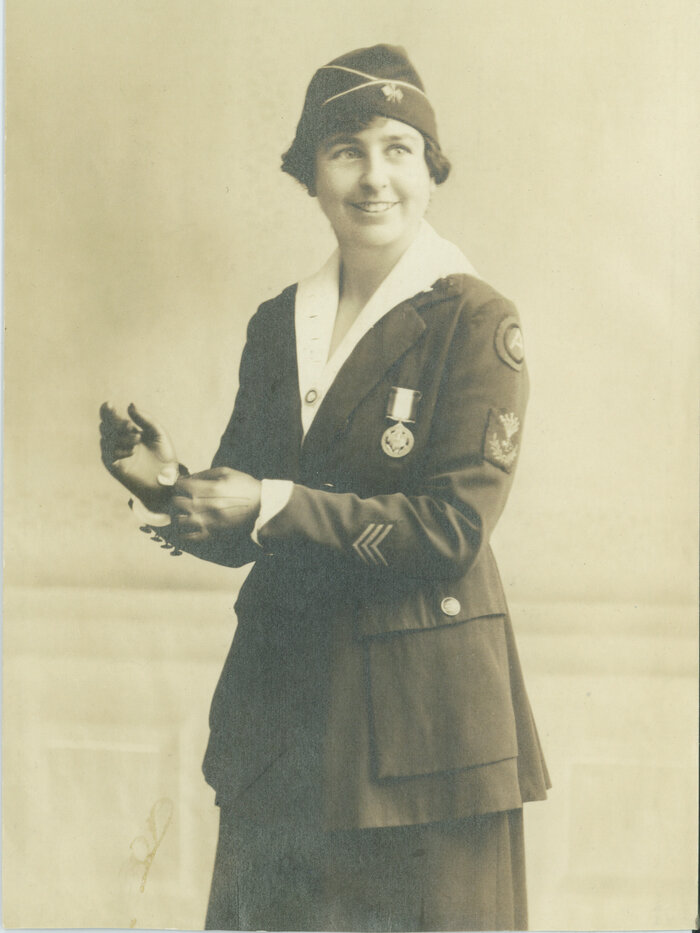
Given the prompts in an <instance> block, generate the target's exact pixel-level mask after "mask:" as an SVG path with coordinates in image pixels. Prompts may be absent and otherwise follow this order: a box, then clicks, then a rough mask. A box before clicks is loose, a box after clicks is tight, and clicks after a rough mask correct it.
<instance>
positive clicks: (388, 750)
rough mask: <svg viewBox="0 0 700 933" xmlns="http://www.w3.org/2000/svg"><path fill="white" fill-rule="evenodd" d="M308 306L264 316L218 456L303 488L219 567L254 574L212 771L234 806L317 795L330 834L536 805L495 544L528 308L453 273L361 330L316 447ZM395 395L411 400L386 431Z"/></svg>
mask: <svg viewBox="0 0 700 933" xmlns="http://www.w3.org/2000/svg"><path fill="white" fill-rule="evenodd" d="M294 298H295V286H292V287H290V288H288V289H286V290H285V291H284V292H282V293H281V294H280V295H279V296H278V297H277V298H274V299H273V300H271V301H268V302H266V303H264V304H263V305H261V307H260V308H259V310H258V312H257V313H256V315H255V316H254V317H253V318H252V320H251V322H250V324H249V328H248V338H247V343H246V346H245V348H244V352H243V357H242V361H241V369H240V386H239V391H238V395H237V398H236V404H235V408H234V412H233V414H232V416H231V419H230V422H229V424H228V427H227V428H226V431H225V433H224V435H223V437H222V439H221V445H220V447H219V450H218V452H217V454H216V456H215V458H214V465H215V466H221V465H225V466H230V467H234V468H236V469H239V470H243V471H245V472H247V473H250V474H252V475H253V476H256V477H258V478H260V479H263V478H277V479H288V480H291V481H292V482H293V483H294V486H293V490H292V494H291V497H290V499H289V501H288V503H287V504H286V506H285V507H284V508H282V510H281V511H280V512H278V513H277V514H276V515H275V516H274V517H273V518H272V519H271V520H269V521H268V522H267V523H266V524H265V525H263V527H262V528H261V529H260V530H259V534H258V537H259V545H256V544H253V542H252V541H250V539H249V538H241V541H240V543H239V547H237V548H236V547H234V548H232V549H231V552H230V553H229V554H227V556H226V560H227V562H229V563H231V564H232V565H240V564H244V563H246V562H248V561H250V560H254V561H255V563H254V566H253V568H252V570H251V572H250V574H249V576H248V578H247V580H246V582H245V584H244V586H243V587H242V590H241V592H240V595H239V598H238V601H237V604H236V611H237V614H238V627H237V631H236V635H235V637H234V641H233V645H232V647H231V651H230V653H229V657H228V659H227V661H226V665H225V667H224V670H223V673H222V675H221V679H220V681H219V684H218V686H217V689H216V693H215V695H214V699H213V703H212V711H211V719H210V722H211V737H210V741H209V746H208V749H207V754H206V757H205V762H204V770H205V775H206V777H207V780H208V781H209V782H210V783H211V784H212V785H213V786H214V787H215V789H216V791H217V797H218V799H219V801H220V802H222V803H228V804H233V805H235V804H236V802H239V803H240V805H241V806H247V800H248V797H249V795H250V794H251V793H253V794H254V790H255V788H256V787H264V788H265V795H266V796H267V798H268V800H269V799H270V795H271V794H272V795H273V796H274V794H275V793H276V792H275V791H274V788H277V791H280V792H282V795H283V797H284V796H285V791H284V789H285V788H287V789H288V787H287V785H288V782H291V783H293V782H295V781H296V782H300V786H301V785H304V786H314V787H317V788H320V792H321V793H320V797H321V800H322V806H323V811H324V815H325V821H326V825H327V826H330V827H362V826H383V825H400V824H411V823H420V822H426V821H430V820H436V819H446V818H452V817H461V816H468V815H472V814H475V813H483V812H492V811H497V810H503V809H511V808H515V807H519V806H521V805H522V803H523V801H525V800H533V799H541V798H543V797H544V796H546V788H547V787H548V786H549V780H548V776H547V771H546V766H545V764H544V760H543V758H542V754H541V750H540V745H539V741H538V738H537V732H536V729H535V725H534V721H533V718H532V714H531V711H530V706H529V703H528V699H527V695H526V692H525V687H524V683H523V678H522V674H521V669H520V665H519V661H518V657H517V651H516V647H515V641H514V638H513V632H512V627H511V623H510V619H509V615H508V609H507V605H506V600H505V597H504V593H503V588H502V586H501V582H500V579H499V575H498V570H497V567H496V563H495V561H494V557H493V554H492V552H491V548H490V546H489V539H490V535H491V532H492V530H493V528H494V526H495V524H496V522H497V520H498V518H499V516H500V514H501V512H502V510H503V507H504V505H505V502H506V499H507V496H508V492H509V489H510V486H511V482H512V479H513V471H514V468H515V465H516V463H517V458H518V453H519V449H520V444H521V433H522V425H523V418H524V413H525V406H526V401H527V395H528V380H527V373H526V368H525V364H524V360H523V353H522V338H521V333H520V327H519V321H518V317H517V313H516V311H515V309H514V307H513V306H512V305H511V304H510V303H509V302H508V301H507V300H506V299H504V298H503V297H502V296H500V295H499V294H498V293H496V292H495V291H494V290H493V289H492V288H491V287H490V286H488V285H487V284H485V283H484V282H482V281H481V280H479V279H477V278H473V277H471V276H467V275H455V276H449V277H447V278H445V279H441V280H439V281H438V282H436V283H435V285H434V286H433V288H432V289H431V290H430V291H428V292H425V293H421V294H419V295H416V296H415V297H414V298H412V299H410V300H408V301H404V302H402V303H401V304H399V305H397V306H396V307H395V308H393V309H392V310H391V311H389V312H388V313H387V314H386V315H385V316H384V317H383V318H381V319H380V320H379V322H378V323H377V324H375V325H374V327H372V329H371V330H370V331H369V332H368V333H367V334H365V336H364V337H363V338H362V339H361V340H360V342H359V343H358V345H357V346H356V347H355V349H354V350H353V352H352V353H351V355H350V356H349V358H348V359H347V360H346V362H345V363H344V365H343V367H342V368H341V370H340V372H339V373H338V375H337V377H336V379H335V381H334V383H333V385H332V386H331V387H330V389H329V391H328V393H327V395H326V396H325V398H324V399H323V401H322V403H321V405H320V408H319V410H318V412H317V414H316V417H315V419H314V421H313V423H312V424H311V427H310V429H309V431H308V433H307V435H306V437H304V438H303V440H302V436H303V429H302V423H301V414H300V412H301V404H302V401H301V399H300V397H299V389H298V373H297V364H296V345H295V334H294ZM396 388H399V389H405V390H413V391H414V392H415V393H416V395H415V398H416V399H418V398H419V401H418V402H417V405H414V409H415V410H414V411H413V412H411V413H410V414H411V415H412V418H411V420H410V421H405V422H403V423H399V424H398V427H399V429H400V430H399V432H398V434H397V433H396V431H394V433H393V434H392V433H391V432H389V434H388V435H387V431H388V429H391V428H392V427H394V426H396V425H397V420H396V419H395V418H392V417H391V415H392V413H393V414H394V415H396V413H397V411H396V409H392V404H393V403H392V398H394V395H393V394H392V393H393V392H394V390H395V389H396ZM418 393H419V394H418ZM407 448H408V449H407ZM292 797H293V795H292V796H291V797H289V798H286V797H285V799H286V800H289V799H292ZM251 806H252V804H251ZM270 807H271V809H269V810H268V812H274V806H273V805H272V804H271V805H270Z"/></svg>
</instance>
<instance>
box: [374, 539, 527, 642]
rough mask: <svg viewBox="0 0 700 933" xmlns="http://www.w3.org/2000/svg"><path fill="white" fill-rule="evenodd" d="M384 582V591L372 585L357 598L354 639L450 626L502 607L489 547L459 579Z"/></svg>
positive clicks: (503, 610)
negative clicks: (367, 591) (433, 581)
mask: <svg viewBox="0 0 700 933" xmlns="http://www.w3.org/2000/svg"><path fill="white" fill-rule="evenodd" d="M389 586H390V587H391V588H390V589H389V588H387V589H385V590H384V591H380V590H379V589H378V588H375V589H374V590H373V591H371V592H370V593H369V594H368V595H367V596H366V597H365V598H363V599H362V601H361V605H360V606H359V608H358V612H357V617H356V631H357V635H358V637H359V638H361V639H365V638H377V637H380V636H382V635H391V634H393V633H396V632H419V631H423V630H425V629H434V628H442V627H443V626H454V625H459V624H460V623H462V622H465V621H466V620H468V619H477V618H479V617H481V616H488V615H505V614H506V613H507V611H508V607H507V605H506V599H505V596H504V595H503V587H502V585H501V579H500V576H499V574H498V568H497V567H496V562H495V560H494V558H493V554H492V553H491V551H490V550H486V551H485V552H484V553H483V554H482V555H481V556H480V557H479V559H478V560H477V561H476V562H475V563H474V564H473V565H472V567H471V568H470V570H469V572H468V573H466V574H465V575H464V576H463V577H462V578H461V579H457V580H438V581H436V582H435V583H429V584H426V583H425V582H422V583H420V584H417V585H416V586H414V587H411V586H407V585H406V582H405V581H404V580H402V579H399V578H395V579H394V580H391V581H390V583H389Z"/></svg>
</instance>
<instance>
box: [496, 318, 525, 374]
mask: <svg viewBox="0 0 700 933" xmlns="http://www.w3.org/2000/svg"><path fill="white" fill-rule="evenodd" d="M494 343H495V347H496V353H498V355H499V357H500V358H501V359H502V360H503V362H504V363H506V364H507V365H508V366H510V367H511V369H515V370H516V371H520V370H521V369H522V368H523V360H524V359H525V350H524V347H523V332H522V331H521V330H520V324H519V322H518V319H517V317H515V315H513V314H511V315H510V316H509V317H504V318H503V320H502V321H501V323H500V324H499V325H498V329H497V330H496V337H495V341H494Z"/></svg>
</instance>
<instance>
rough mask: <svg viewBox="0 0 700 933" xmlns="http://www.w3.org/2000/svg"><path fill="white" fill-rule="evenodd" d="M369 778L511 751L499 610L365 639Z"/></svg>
mask: <svg viewBox="0 0 700 933" xmlns="http://www.w3.org/2000/svg"><path fill="white" fill-rule="evenodd" d="M365 650H366V662H367V681H368V684H367V686H368V693H369V716H370V725H371V737H372V745H373V749H372V751H373V761H374V771H375V777H376V778H378V779H388V778H401V777H409V776H416V775H420V774H431V773H437V772H444V771H453V770H458V769H463V768H470V767H474V766H476V765H482V764H487V763H489V762H494V761H500V760H502V759H505V758H513V757H515V756H516V755H517V739H516V731H515V717H514V713H513V703H512V698H511V690H510V677H509V667H508V657H507V648H506V639H505V629H504V619H503V616H502V615H495V616H485V617H479V618H472V619H462V620H460V622H459V624H454V625H449V626H446V627H440V628H433V629H430V630H424V631H414V632H408V633H402V634H399V635H394V636H391V637H387V638H375V639H371V640H369V641H367V642H366V645H365Z"/></svg>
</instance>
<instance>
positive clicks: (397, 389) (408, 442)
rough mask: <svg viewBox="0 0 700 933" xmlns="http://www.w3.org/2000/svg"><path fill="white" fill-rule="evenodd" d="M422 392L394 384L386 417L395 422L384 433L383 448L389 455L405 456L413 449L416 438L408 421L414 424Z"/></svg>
mask: <svg viewBox="0 0 700 933" xmlns="http://www.w3.org/2000/svg"><path fill="white" fill-rule="evenodd" d="M420 399H421V393H420V392H418V391H417V390H415V389H403V388H401V386H392V387H391V392H390V393H389V401H388V402H387V406H386V417H387V418H389V420H390V421H393V422H395V423H394V424H392V425H390V426H389V427H388V428H387V429H386V431H384V433H383V434H382V441H381V444H382V450H383V451H384V453H385V454H386V455H387V456H389V457H405V456H406V454H409V453H410V452H411V451H412V450H413V445H414V444H415V442H416V441H415V438H414V436H413V432H412V431H411V429H410V428H409V427H407V425H406V422H407V421H408V422H409V423H410V424H413V423H414V422H415V420H416V409H417V407H418V402H419V401H420Z"/></svg>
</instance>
